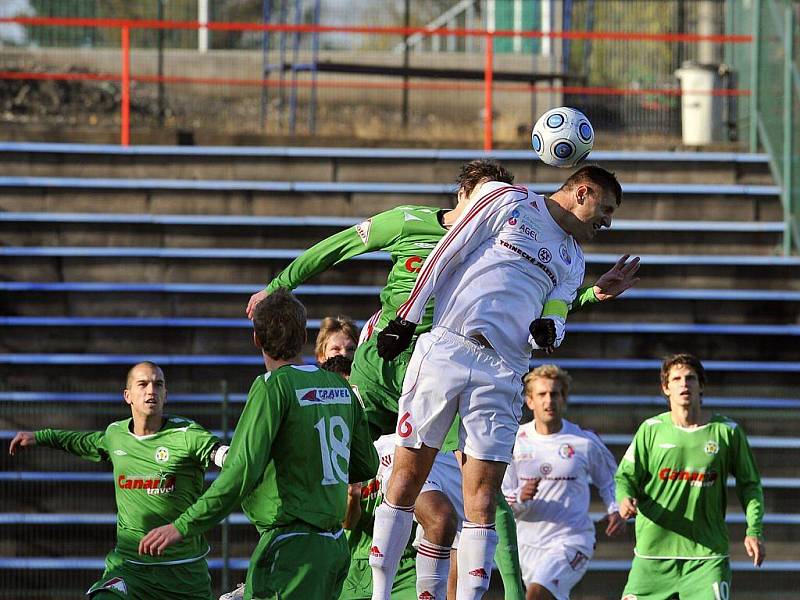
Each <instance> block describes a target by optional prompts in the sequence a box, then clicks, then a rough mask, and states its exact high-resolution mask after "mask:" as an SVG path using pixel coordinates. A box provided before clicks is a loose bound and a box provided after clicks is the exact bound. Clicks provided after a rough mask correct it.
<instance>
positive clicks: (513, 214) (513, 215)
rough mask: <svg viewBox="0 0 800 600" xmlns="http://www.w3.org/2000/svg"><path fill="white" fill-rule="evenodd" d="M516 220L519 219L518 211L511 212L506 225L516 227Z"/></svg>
mask: <svg viewBox="0 0 800 600" xmlns="http://www.w3.org/2000/svg"><path fill="white" fill-rule="evenodd" d="M518 218H519V211H518V210H513V211H511V216H510V217H509V218H508V224H509V225H516V224H517V219H518Z"/></svg>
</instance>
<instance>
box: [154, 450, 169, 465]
mask: <svg viewBox="0 0 800 600" xmlns="http://www.w3.org/2000/svg"><path fill="white" fill-rule="evenodd" d="M156 462H160V463H165V462H169V450H168V449H167V448H165V447H164V446H159V447H158V448H156Z"/></svg>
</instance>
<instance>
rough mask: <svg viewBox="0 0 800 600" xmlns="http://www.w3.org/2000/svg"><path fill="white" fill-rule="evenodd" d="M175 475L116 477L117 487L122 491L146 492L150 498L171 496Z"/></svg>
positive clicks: (123, 474) (124, 475) (173, 489)
mask: <svg viewBox="0 0 800 600" xmlns="http://www.w3.org/2000/svg"><path fill="white" fill-rule="evenodd" d="M175 479H176V477H175V475H172V474H165V475H130V476H129V475H126V474H125V473H122V474H121V475H120V476H119V477H117V485H118V486H119V487H120V489H122V490H147V494H148V495H150V496H153V495H158V494H171V493H172V492H174V491H175Z"/></svg>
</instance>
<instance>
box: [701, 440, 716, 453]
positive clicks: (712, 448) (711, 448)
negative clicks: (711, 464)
mask: <svg viewBox="0 0 800 600" xmlns="http://www.w3.org/2000/svg"><path fill="white" fill-rule="evenodd" d="M703 450H704V451H705V453H706V454H708V455H709V456H713V455H714V454H716V453H717V452H719V444H717V442H715V441H714V440H708V441H707V442H706V446H705V448H703Z"/></svg>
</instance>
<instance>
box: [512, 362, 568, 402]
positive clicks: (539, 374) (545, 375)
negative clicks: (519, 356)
mask: <svg viewBox="0 0 800 600" xmlns="http://www.w3.org/2000/svg"><path fill="white" fill-rule="evenodd" d="M536 379H552V380H554V381H558V382H559V383H560V384H561V393H562V394H563V396H564V398H566V397H567V396H568V395H569V388H570V386H571V385H572V377H571V376H570V374H569V373H567V372H566V371H565V370H564V369H562V368H561V367H559V366H556V365H540V366H538V367H536V368H535V369H531V370H530V371H528V373H527V374H526V375H525V377H523V378H522V386H523V390H524V392H525V394H527V393H528V391H529V390H530V387H531V386H532V385H533V382H534V381H535V380H536Z"/></svg>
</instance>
